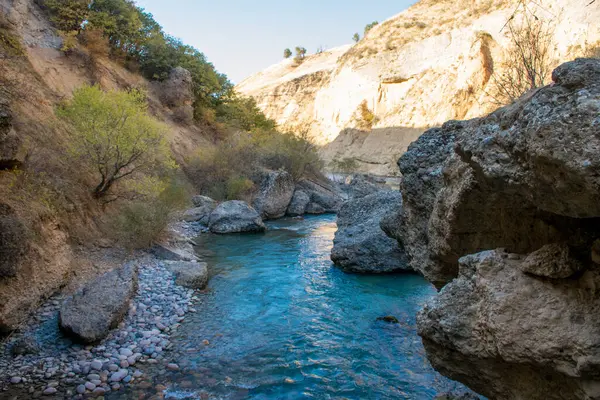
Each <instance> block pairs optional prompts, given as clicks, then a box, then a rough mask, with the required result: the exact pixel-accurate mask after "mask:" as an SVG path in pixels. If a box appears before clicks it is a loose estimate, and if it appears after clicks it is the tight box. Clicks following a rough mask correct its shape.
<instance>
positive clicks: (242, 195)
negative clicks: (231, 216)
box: [226, 176, 255, 200]
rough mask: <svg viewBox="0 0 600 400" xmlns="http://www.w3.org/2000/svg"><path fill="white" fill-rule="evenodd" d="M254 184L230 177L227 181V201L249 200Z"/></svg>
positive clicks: (241, 178)
mask: <svg viewBox="0 0 600 400" xmlns="http://www.w3.org/2000/svg"><path fill="white" fill-rule="evenodd" d="M254 189H255V187H254V182H252V181H251V180H250V179H248V178H246V177H241V176H238V177H231V178H229V179H228V180H227V184H226V190H227V200H239V199H243V200H249V199H250V197H251V195H252V193H253V192H254Z"/></svg>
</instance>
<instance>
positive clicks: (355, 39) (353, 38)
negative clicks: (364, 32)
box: [352, 33, 360, 43]
mask: <svg viewBox="0 0 600 400" xmlns="http://www.w3.org/2000/svg"><path fill="white" fill-rule="evenodd" d="M352 40H354V42H355V43H358V42H359V41H360V35H359V34H358V33H355V34H354V36H352Z"/></svg>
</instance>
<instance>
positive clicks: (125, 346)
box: [0, 256, 208, 398]
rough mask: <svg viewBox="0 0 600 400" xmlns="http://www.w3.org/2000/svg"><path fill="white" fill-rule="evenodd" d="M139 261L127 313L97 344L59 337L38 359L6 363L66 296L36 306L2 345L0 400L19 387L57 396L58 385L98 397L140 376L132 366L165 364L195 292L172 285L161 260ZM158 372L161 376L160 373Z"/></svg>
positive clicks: (68, 393) (73, 392)
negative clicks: (11, 348)
mask: <svg viewBox="0 0 600 400" xmlns="http://www.w3.org/2000/svg"><path fill="white" fill-rule="evenodd" d="M142 257H143V258H141V259H140V260H141V261H140V274H139V291H138V294H137V295H136V297H135V298H134V300H133V301H132V304H131V306H130V307H129V314H128V316H127V317H126V319H125V320H124V321H123V322H122V323H121V324H120V325H119V327H118V328H117V329H115V330H113V331H111V333H110V334H109V335H108V336H107V337H106V338H105V339H104V340H103V341H102V342H101V343H100V344H98V345H95V346H94V345H87V346H82V345H79V344H73V343H71V342H67V341H63V339H62V338H61V337H60V336H59V333H58V332H57V340H56V343H57V345H56V346H55V345H52V346H43V347H42V346H41V347H40V351H39V354H37V355H32V356H26V357H21V358H12V357H10V358H8V355H9V353H8V352H4V353H3V352H2V350H3V349H8V348H9V346H11V345H12V344H13V343H14V342H15V341H17V340H19V339H22V338H23V337H25V336H27V335H31V336H32V337H35V333H36V332H37V329H38V328H39V327H41V325H42V324H43V323H46V326H47V322H48V321H49V320H50V319H54V318H56V317H57V315H58V311H59V309H60V307H61V305H62V303H63V301H64V296H62V297H61V295H58V296H55V297H53V298H52V299H50V300H48V301H47V302H46V303H45V304H43V305H42V306H41V307H40V309H39V312H38V313H37V314H34V315H33V316H32V318H31V320H30V321H29V322H27V324H26V325H25V327H26V328H25V329H23V331H22V332H21V333H18V334H16V335H15V336H14V337H13V338H11V339H10V340H8V341H7V342H6V343H5V344H4V345H0V376H5V377H10V378H9V379H6V380H0V398H2V395H1V393H2V392H3V391H4V390H7V389H8V385H9V384H14V385H18V384H23V383H27V384H28V385H27V386H25V388H23V389H24V390H25V391H29V393H30V394H29V397H28V398H38V397H40V396H42V395H46V396H51V395H53V394H56V393H58V386H59V385H60V386H61V387H63V388H64V389H63V390H61V392H62V393H61V395H65V396H67V397H69V398H71V397H72V396H73V395H75V396H78V395H79V396H82V395H84V394H85V393H87V392H93V395H94V396H99V397H100V396H104V395H105V393H106V391H110V390H114V391H118V390H121V389H122V388H123V386H124V384H126V383H130V382H132V381H133V380H134V379H135V380H138V379H139V378H141V377H142V376H144V374H143V373H142V371H140V370H139V369H135V368H132V367H133V366H134V365H144V364H162V365H165V358H166V355H165V353H166V352H167V351H168V350H169V349H170V348H171V347H172V344H171V342H170V340H169V338H170V335H171V334H173V333H174V332H175V331H176V330H177V328H178V327H179V323H178V321H181V320H182V319H183V317H184V316H185V313H186V312H190V311H192V310H193V308H192V305H193V304H195V303H196V302H197V301H198V300H199V298H198V297H196V296H194V291H192V290H189V289H186V288H182V287H179V286H177V285H175V282H174V279H173V277H172V274H171V273H170V272H169V271H168V270H167V269H166V268H165V267H164V265H163V264H162V263H161V261H158V260H156V259H154V258H152V257H150V256H142ZM194 311H195V310H194ZM206 344H208V342H207V341H206ZM166 365H167V367H166V369H167V370H170V371H177V370H179V369H180V367H179V365H177V364H175V363H172V364H166ZM17 371H18V374H19V375H18V376H17V375H16V374H15V372H17ZM160 371H161V373H164V369H163V370H160ZM11 373H12V374H14V375H11ZM49 379H52V380H53V382H49V381H48V380H49ZM79 398H82V397H79Z"/></svg>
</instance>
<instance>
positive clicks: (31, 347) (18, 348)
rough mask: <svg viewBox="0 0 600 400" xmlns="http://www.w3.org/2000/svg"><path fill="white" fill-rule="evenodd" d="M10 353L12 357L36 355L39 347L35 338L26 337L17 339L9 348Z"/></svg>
mask: <svg viewBox="0 0 600 400" xmlns="http://www.w3.org/2000/svg"><path fill="white" fill-rule="evenodd" d="M10 352H11V354H12V355H13V356H20V355H28V354H38V353H39V352H40V345H39V343H38V341H37V339H36V338H35V337H33V336H29V335H26V336H23V337H21V338H19V339H18V340H17V341H16V342H15V343H14V344H13V345H12V346H11V348H10Z"/></svg>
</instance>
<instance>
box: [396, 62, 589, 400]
mask: <svg viewBox="0 0 600 400" xmlns="http://www.w3.org/2000/svg"><path fill="white" fill-rule="evenodd" d="M554 79H555V80H556V81H555V83H554V85H551V86H547V87H543V88H541V89H538V90H537V91H535V92H532V93H529V94H527V95H526V96H524V97H522V98H521V99H519V100H518V101H516V102H515V103H514V104H511V105H509V106H507V107H503V108H501V109H499V110H497V111H496V112H494V113H492V114H490V115H489V116H487V117H485V118H481V119H475V120H471V121H467V122H462V123H460V125H461V126H462V127H461V128H460V129H459V130H456V129H449V128H448V127H447V126H446V127H442V129H441V131H440V133H441V134H442V135H451V134H453V133H454V135H455V137H454V145H453V147H452V150H451V151H450V152H449V154H448V152H447V149H445V148H444V147H443V146H439V148H440V152H439V154H437V155H435V154H434V153H435V149H433V148H431V152H430V151H429V149H430V147H428V146H427V144H426V143H425V144H424V143H420V144H419V143H418V142H419V141H417V143H416V144H415V147H413V149H412V151H411V150H409V153H411V154H410V155H409V156H408V157H409V158H411V157H412V159H408V160H407V159H405V160H404V161H403V160H402V159H401V161H400V164H401V168H404V170H403V171H402V172H403V175H404V176H403V184H402V186H403V188H405V189H406V190H405V191H404V192H403V195H404V213H403V215H402V218H401V229H399V230H398V231H399V232H400V233H401V234H400V237H399V239H400V240H401V241H402V242H403V243H404V245H405V247H406V248H407V251H408V252H409V254H410V256H411V258H412V259H413V260H412V261H413V262H414V261H415V259H417V260H418V261H419V263H421V265H422V267H421V268H423V271H424V272H425V276H426V277H427V279H429V280H430V281H432V282H433V283H435V284H436V285H437V286H438V287H443V288H442V290H441V291H440V293H439V294H438V296H437V297H435V298H434V299H432V300H431V301H429V302H428V304H427V305H426V307H425V309H424V310H423V311H422V312H421V313H420V314H419V316H418V318H417V326H418V330H419V334H420V335H421V337H422V339H423V343H424V345H425V348H426V350H427V355H428V358H429V359H430V361H431V363H432V365H433V366H434V367H435V368H436V369H437V370H438V371H440V372H441V373H442V374H444V375H446V376H448V377H450V378H452V379H455V380H458V381H460V382H463V383H465V384H466V385H468V386H469V387H471V388H472V389H474V390H476V391H478V392H480V393H481V394H483V395H484V396H486V397H489V398H494V399H514V398H520V399H548V400H554V399H567V400H570V399H584V398H585V399H592V398H600V375H599V374H598V372H597V371H598V370H600V368H599V367H600V361H599V360H600V350H599V349H600V346H598V332H599V331H600V322H599V320H598V318H596V316H597V315H598V312H599V311H600V300H599V299H600V298H599V297H598V288H599V287H600V286H599V285H600V268H598V265H597V264H596V263H595V258H596V257H595V253H597V244H596V243H597V240H598V239H599V238H600V202H599V200H600V175H599V174H598V173H597V172H596V171H598V170H600V152H598V151H597V149H598V148H600V137H599V136H598V134H597V118H598V113H599V111H600V100H599V99H600V60H587V59H585V60H576V61H574V62H570V63H566V64H563V65H562V66H561V67H559V68H558V69H557V70H556V71H555V73H554ZM453 124H456V123H453ZM420 146H421V147H422V148H420ZM407 154H408V153H407ZM421 156H426V158H427V159H429V160H433V159H435V158H438V159H444V161H443V166H442V168H441V171H442V176H441V178H439V179H438V178H434V179H433V180H432V178H431V175H429V174H427V173H425V169H426V168H425V167H426V166H429V165H432V163H430V162H428V161H426V162H425V163H423V164H421V165H419V163H417V162H416V160H417V159H418V158H419V157H421ZM403 158H404V157H403ZM405 172H406V173H405ZM432 181H435V185H432V184H431V183H432ZM432 199H433V200H432ZM424 204H425V205H426V207H423V205H424ZM415 215H417V216H418V218H417V219H415V218H414V216H415ZM410 221H412V222H410ZM414 222H417V225H414V227H413V228H412V230H411V228H410V226H409V224H411V223H414ZM406 227H408V229H406ZM415 227H417V228H418V229H415ZM417 233H418V234H419V235H420V236H418V235H417ZM422 255H426V257H423V256H422ZM444 285H445V286H444Z"/></svg>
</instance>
